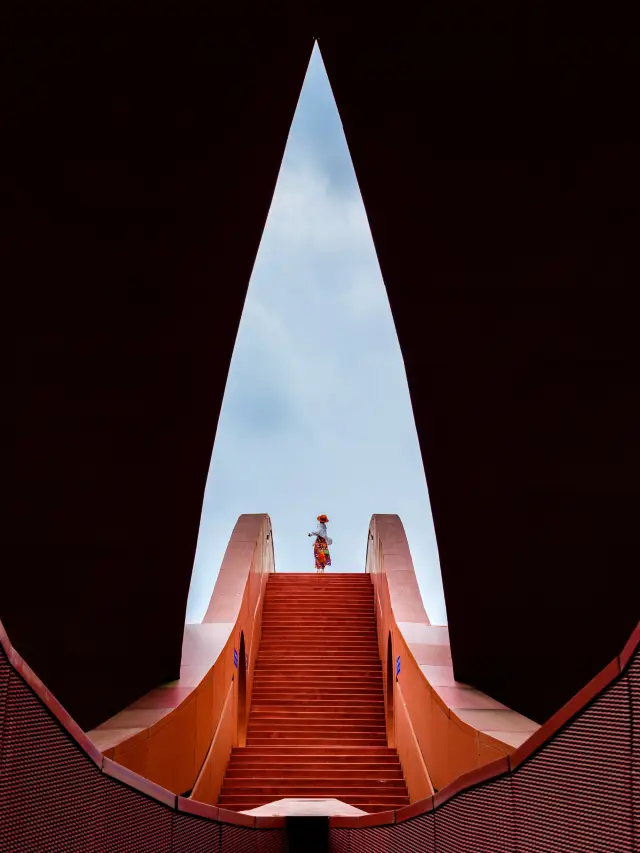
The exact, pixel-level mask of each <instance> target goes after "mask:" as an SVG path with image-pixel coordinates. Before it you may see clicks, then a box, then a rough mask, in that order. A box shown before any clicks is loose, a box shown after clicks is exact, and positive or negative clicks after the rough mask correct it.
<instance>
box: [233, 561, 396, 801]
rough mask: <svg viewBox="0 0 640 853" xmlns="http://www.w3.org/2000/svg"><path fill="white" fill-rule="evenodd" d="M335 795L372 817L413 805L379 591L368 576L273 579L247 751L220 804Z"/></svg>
mask: <svg viewBox="0 0 640 853" xmlns="http://www.w3.org/2000/svg"><path fill="white" fill-rule="evenodd" d="M284 797H335V798H337V799H339V800H342V801H343V802H345V803H349V804H350V805H354V806H357V807H358V808H361V809H363V810H365V811H368V812H376V811H387V810H389V809H394V808H400V807H401V806H403V805H405V804H408V802H409V797H408V793H407V789H406V785H405V781H404V778H403V774H402V768H401V766H400V760H399V758H398V755H397V753H396V750H395V749H393V748H390V747H388V746H387V734H386V725H385V712H384V697H383V686H382V668H381V663H380V658H379V654H378V644H377V633H376V621H375V612H374V602H373V586H372V584H371V579H370V577H369V576H368V575H361V574H358V575H356V574H325V575H320V576H318V575H312V574H304V575H302V574H281V575H272V576H271V577H270V578H269V581H268V583H267V592H266V597H265V604H264V611H263V617H262V638H261V641H260V651H259V653H258V660H257V665H256V671H255V677H254V682H253V698H252V703H251V712H250V717H249V725H248V730H247V745H246V747H244V748H237V749H234V751H233V753H232V757H231V760H230V762H229V765H228V768H227V773H226V776H225V779H224V783H223V788H222V793H221V796H220V805H221V806H222V807H224V808H226V809H237V810H245V809H252V808H255V807H257V806H260V805H263V804H265V803H268V802H271V801H273V800H278V799H281V798H284Z"/></svg>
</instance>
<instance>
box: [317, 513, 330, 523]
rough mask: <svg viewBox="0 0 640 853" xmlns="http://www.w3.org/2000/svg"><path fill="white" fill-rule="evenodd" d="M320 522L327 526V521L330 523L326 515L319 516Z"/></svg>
mask: <svg viewBox="0 0 640 853" xmlns="http://www.w3.org/2000/svg"><path fill="white" fill-rule="evenodd" d="M318 521H319V522H320V524H326V523H327V521H329V519H328V518H327V516H326V515H319V516H318Z"/></svg>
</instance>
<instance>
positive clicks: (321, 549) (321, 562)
mask: <svg viewBox="0 0 640 853" xmlns="http://www.w3.org/2000/svg"><path fill="white" fill-rule="evenodd" d="M313 556H314V557H315V558H316V569H324V568H325V567H326V566H330V565H331V555H330V554H329V546H328V545H327V540H326V539H323V538H322V536H317V537H316V541H315V542H314V544H313Z"/></svg>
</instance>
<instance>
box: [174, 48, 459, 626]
mask: <svg viewBox="0 0 640 853" xmlns="http://www.w3.org/2000/svg"><path fill="white" fill-rule="evenodd" d="M246 512H268V513H269V515H270V516H271V519H272V522H273V528H274V542H275V549H276V566H277V570H278V571H279V572H282V571H306V570H309V571H312V570H313V555H312V553H311V548H310V545H309V543H310V540H309V538H308V537H307V532H309V531H310V530H312V529H313V528H314V526H315V519H316V516H317V515H318V514H319V513H326V514H327V515H328V516H329V518H330V519H331V533H330V535H331V537H332V539H333V545H332V562H333V570H334V571H340V572H343V571H354V572H361V571H363V570H364V560H365V550H366V544H367V526H368V522H369V519H370V517H371V515H372V513H374V512H379V513H385V512H388V513H397V514H398V515H399V516H400V518H401V519H402V521H403V523H404V526H405V529H406V532H407V536H408V539H409V545H410V547H411V552H412V556H413V560H414V564H415V568H416V574H417V576H418V581H419V584H420V588H421V592H422V595H423V598H424V602H425V607H426V609H427V612H428V614H429V617H430V619H431V621H432V622H433V623H435V624H444V623H445V622H446V613H445V606H444V597H443V593H442V581H441V577H440V567H439V561H438V552H437V546H436V541H435V534H434V530H433V522H432V518H431V508H430V504H429V496H428V492H427V485H426V480H425V475H424V469H423V465H422V459H421V456H420V451H419V447H418V438H417V433H416V427H415V422H414V417H413V411H412V408H411V403H410V399H409V391H408V387H407V379H406V374H405V369H404V364H403V360H402V355H401V352H400V348H399V345H398V338H397V335H396V330H395V326H394V323H393V319H392V316H391V311H390V307H389V301H388V298H387V293H386V289H385V286H384V283H383V281H382V276H381V273H380V268H379V265H378V260H377V256H376V252H375V249H374V245H373V240H372V237H371V232H370V230H369V225H368V221H367V216H366V213H365V209H364V205H363V202H362V198H361V195H360V190H359V188H358V183H357V180H356V176H355V172H354V169H353V165H352V162H351V158H350V155H349V151H348V148H347V143H346V139H345V136H344V131H343V128H342V123H341V121H340V117H339V114H338V110H337V107H336V103H335V100H334V97H333V93H332V91H331V87H330V84H329V80H328V78H327V74H326V71H325V68H324V64H323V61H322V57H321V54H320V51H319V49H318V46H317V45H316V46H315V47H314V49H313V53H312V56H311V60H310V64H309V68H308V70H307V74H306V77H305V81H304V85H303V88H302V92H301V95H300V100H299V102H298V106H297V109H296V113H295V117H294V119H293V123H292V126H291V131H290V134H289V139H288V142H287V146H286V151H285V154H284V158H283V161H282V166H281V169H280V174H279V177H278V182H277V186H276V190H275V194H274V197H273V201H272V204H271V209H270V212H269V216H268V219H267V223H266V226H265V230H264V234H263V236H262V241H261V244H260V249H259V252H258V255H257V258H256V263H255V266H254V270H253V274H252V277H251V282H250V285H249V289H248V292H247V298H246V302H245V305H244V311H243V314H242V320H241V323H240V328H239V331H238V337H237V339H236V344H235V349H234V352H233V358H232V361H231V367H230V370H229V376H228V380H227V386H226V390H225V396H224V401H223V405H222V410H221V414H220V420H219V423H218V430H217V435H216V440H215V447H214V451H213V455H212V461H211V466H210V470H209V478H208V481H207V488H206V491H205V497H204V502H203V509H202V517H201V523H200V534H199V539H198V548H197V553H196V559H195V565H194V572H193V578H192V583H191V589H190V594H189V604H188V610H187V621H189V622H196V621H199V620H200V619H201V618H202V616H203V614H204V612H205V610H206V607H207V604H208V602H209V598H210V595H211V590H212V588H213V584H214V582H215V578H216V576H217V573H218V570H219V568H220V564H221V561H222V557H223V556H224V551H225V548H226V545H227V543H228V541H229V536H230V535H231V532H232V530H233V526H234V524H235V522H236V520H237V518H238V516H239V515H240V514H242V513H246Z"/></svg>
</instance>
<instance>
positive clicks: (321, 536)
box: [308, 515, 333, 575]
mask: <svg viewBox="0 0 640 853" xmlns="http://www.w3.org/2000/svg"><path fill="white" fill-rule="evenodd" d="M328 522H329V519H328V518H327V516H326V515H319V516H318V526H317V527H316V529H315V530H314V532H313V533H309V534H308V535H309V536H315V537H316V541H315V542H314V543H313V556H314V558H315V561H316V574H319V575H323V574H324V570H325V567H326V566H330V565H331V555H330V554H329V545H331V544H332V543H333V540H332V539H329V537H328V536H327V524H328Z"/></svg>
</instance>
